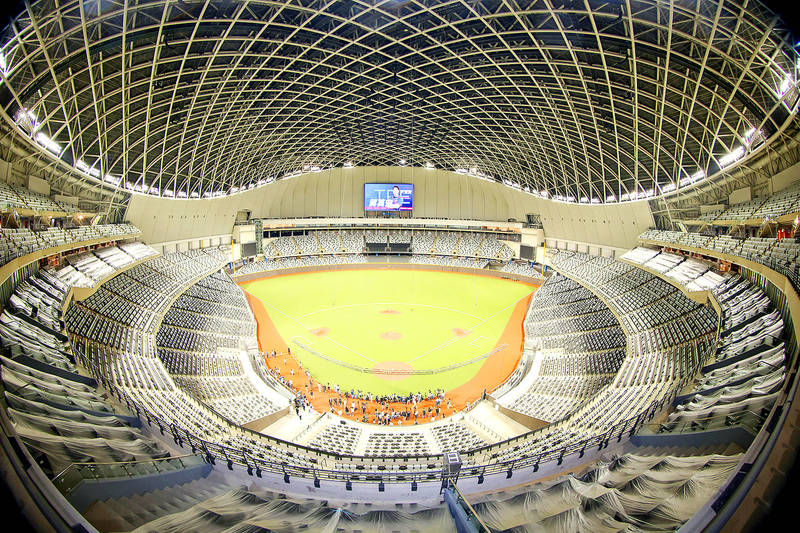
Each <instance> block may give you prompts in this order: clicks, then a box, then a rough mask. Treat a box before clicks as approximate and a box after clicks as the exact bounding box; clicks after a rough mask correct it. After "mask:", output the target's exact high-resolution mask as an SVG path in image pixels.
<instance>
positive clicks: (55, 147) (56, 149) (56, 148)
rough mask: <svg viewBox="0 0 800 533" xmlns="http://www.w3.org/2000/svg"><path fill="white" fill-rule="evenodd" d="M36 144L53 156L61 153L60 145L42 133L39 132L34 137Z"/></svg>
mask: <svg viewBox="0 0 800 533" xmlns="http://www.w3.org/2000/svg"><path fill="white" fill-rule="evenodd" d="M34 138H35V139H36V142H38V143H39V144H41V145H42V146H44V147H45V148H47V149H48V150H50V151H51V152H53V153H54V154H59V153H61V145H60V144H58V143H57V142H55V141H54V140H53V139H51V138H50V137H48V136H47V135H46V134H45V133H44V132H41V131H40V132H39V133H37V134H36V136H35V137H34Z"/></svg>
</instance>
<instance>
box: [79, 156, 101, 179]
mask: <svg viewBox="0 0 800 533" xmlns="http://www.w3.org/2000/svg"><path fill="white" fill-rule="evenodd" d="M75 167H76V168H77V169H78V170H80V171H81V172H83V173H85V174H88V175H90V176H92V177H93V178H99V177H100V170H98V169H97V168H95V167H94V166H91V167H90V166H89V165H87V164H86V163H85V162H84V161H83V159H78V162H77V163H75Z"/></svg>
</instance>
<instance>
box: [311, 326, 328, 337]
mask: <svg viewBox="0 0 800 533" xmlns="http://www.w3.org/2000/svg"><path fill="white" fill-rule="evenodd" d="M330 331H331V328H315V329H312V330H311V333H313V334H314V335H316V336H317V337H324V336H326V335H327V334H328V333H330Z"/></svg>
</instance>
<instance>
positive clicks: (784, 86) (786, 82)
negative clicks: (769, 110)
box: [778, 74, 794, 98]
mask: <svg viewBox="0 0 800 533" xmlns="http://www.w3.org/2000/svg"><path fill="white" fill-rule="evenodd" d="M793 82H794V80H793V79H792V76H791V75H789V74H787V75H786V77H785V78H783V81H782V82H781V85H780V87H778V97H779V98H782V97H783V95H785V94H786V93H788V92H789V89H790V88H791V86H792V83H793Z"/></svg>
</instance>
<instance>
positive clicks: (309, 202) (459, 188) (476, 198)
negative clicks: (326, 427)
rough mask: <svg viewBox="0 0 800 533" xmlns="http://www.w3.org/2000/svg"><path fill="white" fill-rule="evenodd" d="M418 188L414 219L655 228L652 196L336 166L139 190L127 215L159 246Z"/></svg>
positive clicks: (581, 237)
mask: <svg viewBox="0 0 800 533" xmlns="http://www.w3.org/2000/svg"><path fill="white" fill-rule="evenodd" d="M380 181H386V182H401V183H413V185H414V196H415V198H414V213H413V215H414V216H416V217H427V218H453V219H474V220H495V221H505V220H508V219H509V218H511V219H515V220H518V221H524V220H525V218H526V217H525V216H526V214H527V213H536V214H539V215H540V216H541V220H542V225H543V227H544V230H545V235H546V236H547V237H552V238H557V239H565V240H570V241H581V242H588V243H594V244H602V245H607V246H613V247H619V248H626V247H627V248H630V247H632V246H635V244H636V238H637V236H638V235H639V234H640V233H641V232H642V231H644V230H646V229H648V228H649V227H652V226H653V217H652V214H651V212H650V208H649V206H648V204H647V202H646V201H642V202H629V203H625V204H609V205H575V204H565V203H559V202H553V201H550V200H545V199H542V198H538V197H535V196H532V195H529V194H525V193H523V192H521V191H517V190H514V189H510V188H508V187H505V186H503V185H501V184H498V183H496V182H488V181H485V180H480V179H476V178H472V177H469V176H465V175H462V174H456V173H454V172H447V171H441V170H427V169H423V168H416V167H393V168H388V167H355V168H348V169H345V168H336V169H331V170H326V171H322V172H316V173H311V174H306V175H303V176H298V177H296V178H292V179H289V180H279V181H277V182H275V183H271V184H269V185H266V186H264V187H260V188H257V189H253V190H249V191H246V192H243V193H240V194H236V195H233V196H228V197H224V198H213V199H193V200H192V199H168V198H154V197H150V196H142V195H134V196H133V197H132V198H131V201H130V204H129V206H128V211H127V215H126V218H127V220H129V221H130V222H132V223H133V224H135V225H136V226H138V227H139V228H140V229H141V230H142V233H143V237H144V240H145V242H152V243H160V242H167V241H178V240H182V239H191V238H199V237H203V236H208V235H221V234H225V233H230V232H231V229H232V228H233V222H234V220H235V218H236V213H237V211H239V210H240V209H250V210H251V211H252V216H253V217H255V218H290V217H307V216H322V217H360V216H363V215H364V204H363V201H364V183H366V182H380Z"/></svg>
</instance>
